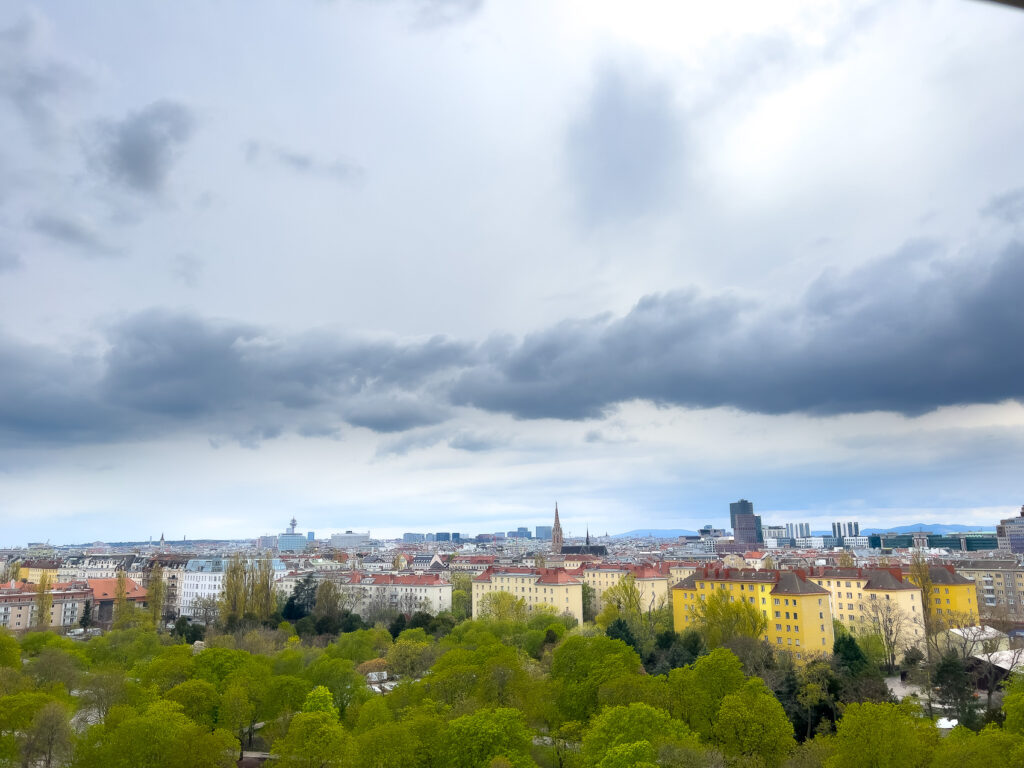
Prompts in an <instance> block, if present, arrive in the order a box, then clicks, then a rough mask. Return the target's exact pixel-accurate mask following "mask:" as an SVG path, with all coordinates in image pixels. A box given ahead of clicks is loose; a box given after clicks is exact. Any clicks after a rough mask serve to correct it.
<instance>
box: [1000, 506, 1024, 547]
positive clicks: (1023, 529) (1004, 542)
mask: <svg viewBox="0 0 1024 768" xmlns="http://www.w3.org/2000/svg"><path fill="white" fill-rule="evenodd" d="M996 538H997V539H999V549H1000V550H1002V551H1003V552H1012V553H1013V554H1020V553H1022V552H1024V506H1022V507H1021V508H1020V514H1019V515H1018V516H1017V517H1008V518H1006V519H1005V520H1000V521H999V525H997V526H996Z"/></svg>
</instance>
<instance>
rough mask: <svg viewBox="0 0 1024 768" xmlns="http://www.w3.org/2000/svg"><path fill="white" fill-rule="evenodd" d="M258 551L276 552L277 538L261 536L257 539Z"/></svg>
mask: <svg viewBox="0 0 1024 768" xmlns="http://www.w3.org/2000/svg"><path fill="white" fill-rule="evenodd" d="M256 549H257V550H259V551H261V552H262V551H264V550H276V549H277V536H275V535H270V536H260V537H259V538H257V539H256Z"/></svg>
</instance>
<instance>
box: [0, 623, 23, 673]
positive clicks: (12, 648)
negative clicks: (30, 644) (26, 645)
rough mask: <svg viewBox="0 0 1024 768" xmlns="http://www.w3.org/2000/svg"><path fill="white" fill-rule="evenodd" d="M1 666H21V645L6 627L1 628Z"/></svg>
mask: <svg viewBox="0 0 1024 768" xmlns="http://www.w3.org/2000/svg"><path fill="white" fill-rule="evenodd" d="M0 667H17V668H20V667H21V646H20V645H18V641H17V640H15V639H14V638H13V637H11V636H10V635H9V634H7V631H6V630H4V629H0Z"/></svg>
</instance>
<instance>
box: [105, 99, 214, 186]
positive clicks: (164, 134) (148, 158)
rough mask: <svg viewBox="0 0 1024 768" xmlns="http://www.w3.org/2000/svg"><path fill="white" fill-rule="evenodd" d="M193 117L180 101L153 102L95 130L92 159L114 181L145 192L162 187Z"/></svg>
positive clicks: (190, 130)
mask: <svg viewBox="0 0 1024 768" xmlns="http://www.w3.org/2000/svg"><path fill="white" fill-rule="evenodd" d="M194 128H195V118H194V116H193V115H192V112H191V111H190V110H189V109H188V108H187V107H185V106H184V105H182V104H178V103H177V102H173V101H157V102H154V103H152V104H150V105H149V106H147V107H145V108H143V109H141V110H139V111H138V112H135V113H132V114H130V115H128V117H126V118H125V119H124V120H121V121H119V122H107V123H104V124H102V125H101V126H100V127H99V130H98V146H97V147H96V148H95V161H96V163H97V164H98V165H99V167H100V168H101V169H102V170H103V171H104V172H105V173H106V174H107V175H108V176H109V177H110V179H111V180H112V181H114V182H116V183H119V184H123V185H124V186H126V187H128V188H129V189H132V190H135V191H137V192H144V193H147V194H156V193H158V192H160V191H161V190H162V189H163V186H164V182H165V181H166V179H167V176H168V174H169V173H170V171H171V167H172V166H173V164H174V161H175V160H176V159H177V157H178V155H179V153H180V152H181V149H182V147H183V146H184V145H185V143H186V142H187V141H188V140H189V138H190V137H191V136H192V132H193V130H194Z"/></svg>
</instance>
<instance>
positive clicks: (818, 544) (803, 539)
mask: <svg viewBox="0 0 1024 768" xmlns="http://www.w3.org/2000/svg"><path fill="white" fill-rule="evenodd" d="M793 544H794V546H796V547H797V549H832V547H835V546H838V545H839V542H838V541H836V539H835V538H834V537H832V536H800V537H797V538H796V539H794V540H793Z"/></svg>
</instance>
